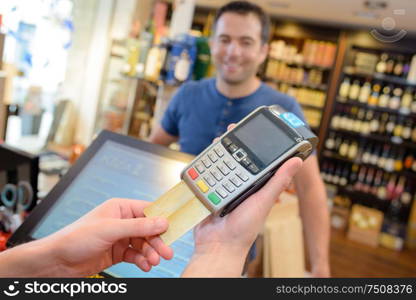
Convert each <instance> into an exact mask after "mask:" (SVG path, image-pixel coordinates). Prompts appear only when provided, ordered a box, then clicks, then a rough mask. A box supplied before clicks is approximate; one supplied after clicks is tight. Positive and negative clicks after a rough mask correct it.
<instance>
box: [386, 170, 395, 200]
mask: <svg viewBox="0 0 416 300" xmlns="http://www.w3.org/2000/svg"><path fill="white" fill-rule="evenodd" d="M396 180H397V176H396V174H392V175H391V176H390V179H389V181H388V183H387V187H386V188H387V199H390V200H392V199H393V198H394V195H395V191H396Z"/></svg>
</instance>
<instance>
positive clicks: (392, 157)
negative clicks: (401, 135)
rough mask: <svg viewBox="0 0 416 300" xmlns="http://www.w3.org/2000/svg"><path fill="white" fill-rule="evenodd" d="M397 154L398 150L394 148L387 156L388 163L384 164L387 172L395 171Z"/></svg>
mask: <svg viewBox="0 0 416 300" xmlns="http://www.w3.org/2000/svg"><path fill="white" fill-rule="evenodd" d="M396 155H397V154H396V151H395V150H392V151H391V153H390V155H389V156H388V157H387V159H386V164H385V166H384V170H386V171H387V172H393V171H394V162H395V157H396Z"/></svg>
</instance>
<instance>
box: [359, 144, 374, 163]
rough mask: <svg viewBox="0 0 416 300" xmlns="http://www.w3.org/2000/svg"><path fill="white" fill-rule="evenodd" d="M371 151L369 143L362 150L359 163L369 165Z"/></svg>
mask: <svg viewBox="0 0 416 300" xmlns="http://www.w3.org/2000/svg"><path fill="white" fill-rule="evenodd" d="M371 151H372V144H370V143H369V144H367V146H366V147H365V150H364V152H363V155H362V157H361V161H362V162H363V163H365V164H369V163H370V157H371Z"/></svg>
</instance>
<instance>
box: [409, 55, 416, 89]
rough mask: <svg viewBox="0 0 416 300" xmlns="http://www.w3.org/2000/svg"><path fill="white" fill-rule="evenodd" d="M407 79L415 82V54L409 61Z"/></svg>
mask: <svg viewBox="0 0 416 300" xmlns="http://www.w3.org/2000/svg"><path fill="white" fill-rule="evenodd" d="M407 80H408V81H410V82H416V54H415V55H413V57H412V61H411V62H410V69H409V73H408V74H407Z"/></svg>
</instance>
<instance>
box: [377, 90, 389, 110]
mask: <svg viewBox="0 0 416 300" xmlns="http://www.w3.org/2000/svg"><path fill="white" fill-rule="evenodd" d="M391 90H392V87H391V86H389V85H386V86H385V87H384V88H383V92H382V94H381V95H380V97H379V99H378V106H379V107H388V106H389V102H390V93H391Z"/></svg>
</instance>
